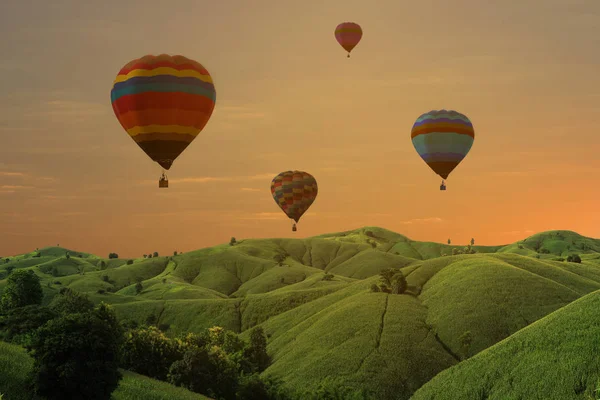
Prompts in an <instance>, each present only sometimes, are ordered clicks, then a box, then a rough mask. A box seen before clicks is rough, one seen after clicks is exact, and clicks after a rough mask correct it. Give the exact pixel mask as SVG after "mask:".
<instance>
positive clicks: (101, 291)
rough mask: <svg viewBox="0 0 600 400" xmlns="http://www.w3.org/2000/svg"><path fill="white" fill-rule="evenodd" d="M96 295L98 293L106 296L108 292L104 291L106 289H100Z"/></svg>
mask: <svg viewBox="0 0 600 400" xmlns="http://www.w3.org/2000/svg"><path fill="white" fill-rule="evenodd" d="M96 293H98V294H104V293H106V290H104V289H98V291H97V292H96Z"/></svg>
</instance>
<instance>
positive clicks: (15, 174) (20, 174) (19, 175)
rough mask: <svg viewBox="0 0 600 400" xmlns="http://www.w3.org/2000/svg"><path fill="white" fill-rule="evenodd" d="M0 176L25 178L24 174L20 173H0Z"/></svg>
mask: <svg viewBox="0 0 600 400" xmlns="http://www.w3.org/2000/svg"><path fill="white" fill-rule="evenodd" d="M0 176H16V177H23V176H25V174H24V173H22V172H8V171H0Z"/></svg>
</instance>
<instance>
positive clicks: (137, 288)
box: [135, 282, 144, 294]
mask: <svg viewBox="0 0 600 400" xmlns="http://www.w3.org/2000/svg"><path fill="white" fill-rule="evenodd" d="M142 290H144V286H143V285H142V282H138V283H136V284H135V293H136V294H140V293H141V292H142Z"/></svg>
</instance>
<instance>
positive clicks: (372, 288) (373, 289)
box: [371, 283, 381, 293]
mask: <svg viewBox="0 0 600 400" xmlns="http://www.w3.org/2000/svg"><path fill="white" fill-rule="evenodd" d="M371 292H375V293H377V292H381V290H379V286H377V284H375V283H374V284H372V285H371Z"/></svg>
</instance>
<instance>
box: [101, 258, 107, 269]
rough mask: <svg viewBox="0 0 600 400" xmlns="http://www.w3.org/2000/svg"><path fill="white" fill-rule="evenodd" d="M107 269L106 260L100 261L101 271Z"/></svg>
mask: <svg viewBox="0 0 600 400" xmlns="http://www.w3.org/2000/svg"><path fill="white" fill-rule="evenodd" d="M105 269H106V262H105V261H104V260H102V261H100V270H101V271H104V270H105Z"/></svg>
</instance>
